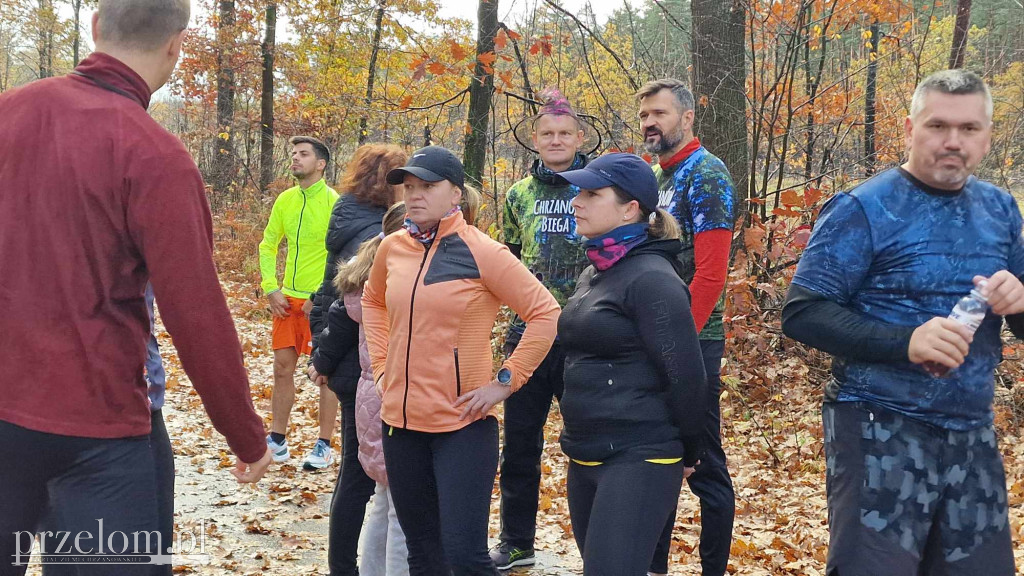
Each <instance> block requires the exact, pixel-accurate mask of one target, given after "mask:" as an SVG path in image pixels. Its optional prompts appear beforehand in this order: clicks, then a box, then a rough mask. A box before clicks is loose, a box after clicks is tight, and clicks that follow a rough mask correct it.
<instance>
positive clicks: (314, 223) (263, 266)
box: [260, 136, 338, 470]
mask: <svg viewBox="0 0 1024 576" xmlns="http://www.w3.org/2000/svg"><path fill="white" fill-rule="evenodd" d="M289 142H290V143H291V145H292V166H291V170H292V176H294V177H295V179H296V180H298V184H299V185H298V186H295V187H294V188H289V189H288V190H285V191H284V192H282V193H281V195H280V196H278V197H277V200H275V201H274V207H273V209H272V210H271V212H270V221H269V222H268V223H267V227H266V229H265V230H264V231H263V241H262V242H260V273H261V275H262V277H263V282H262V284H261V287H262V288H263V292H264V293H265V294H266V295H267V299H268V300H269V301H270V311H271V312H272V313H273V314H274V328H273V337H272V338H273V348H274V394H273V396H272V398H271V413H272V416H273V421H272V422H271V426H270V431H271V432H270V436H268V437H267V445H268V446H269V447H270V450H271V452H273V458H274V461H275V462H284V461H285V460H287V459H288V458H289V456H290V454H289V451H288V442H287V440H286V439H285V435H286V434H287V433H288V417H289V415H290V413H291V410H292V406H293V405H294V404H295V377H294V375H295V366H296V364H297V363H298V360H299V355H300V354H309V352H310V349H311V335H310V331H309V311H310V310H311V309H312V307H313V304H312V302H311V301H310V298H311V297H312V296H313V293H314V292H316V290H317V289H318V288H319V287H320V284H321V282H323V279H324V267H325V265H326V264H327V246H326V242H325V241H326V238H327V224H328V222H329V221H330V217H331V210H332V208H333V207H334V202H335V201H336V200H337V199H338V193H337V192H335V191H334V190H333V189H331V188H330V187H328V186H327V183H326V182H324V178H323V176H324V170H325V169H326V168H327V163H328V162H329V161H330V151H329V150H328V149H327V146H326V145H324V143H323V142H321V141H320V140H317V139H316V138H312V137H309V136H296V137H294V138H292V139H291V140H290V141H289ZM282 238H287V240H288V257H287V260H286V261H285V268H284V283H283V285H282V284H279V283H278V276H277V254H278V247H279V246H280V244H281V239H282ZM318 384H320V439H319V440H318V441H317V443H316V445H315V446H314V447H313V450H312V452H311V453H310V454H309V456H307V457H306V460H305V462H304V464H303V467H304V468H305V469H307V470H318V469H321V468H326V467H327V466H329V465H330V464H331V462H332V461H333V460H334V455H333V454H332V453H331V436H332V435H333V433H334V421H335V419H336V418H337V417H338V401H337V398H335V397H334V394H332V393H331V392H330V391H329V390H328V389H327V383H326V380H324V381H322V382H318Z"/></svg>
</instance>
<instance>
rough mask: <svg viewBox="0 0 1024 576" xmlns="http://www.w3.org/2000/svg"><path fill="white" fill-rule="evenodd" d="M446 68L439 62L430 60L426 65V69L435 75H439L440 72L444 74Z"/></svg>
mask: <svg viewBox="0 0 1024 576" xmlns="http://www.w3.org/2000/svg"><path fill="white" fill-rule="evenodd" d="M447 70H448V67H447V66H445V65H444V64H442V63H440V62H431V63H430V65H429V66H427V71H428V72H430V73H431V74H433V75H435V76H440V75H441V74H444V73H445V72H446V71H447Z"/></svg>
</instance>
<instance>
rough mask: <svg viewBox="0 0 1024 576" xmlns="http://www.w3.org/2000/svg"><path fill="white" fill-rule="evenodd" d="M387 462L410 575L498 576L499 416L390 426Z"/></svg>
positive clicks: (386, 438)
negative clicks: (435, 428)
mask: <svg viewBox="0 0 1024 576" xmlns="http://www.w3.org/2000/svg"><path fill="white" fill-rule="evenodd" d="M384 460H385V463H386V464H387V470H388V481H389V482H390V488H391V499H392V500H393V501H394V504H395V511H396V512H397V513H398V522H399V523H400V524H401V525H402V531H403V532H405V540H406V545H407V546H408V548H409V574H410V576H450V575H454V576H480V575H486V576H496V575H497V574H498V571H497V569H496V568H495V567H494V562H492V561H491V558H490V556H489V555H488V553H487V519H488V515H489V514H490V506H491V490H492V489H493V487H494V474H495V472H496V471H497V468H498V421H497V420H496V419H494V418H490V417H488V418H484V419H483V420H477V421H476V422H473V423H471V424H469V425H467V426H466V427H465V428H461V429H459V430H455V431H454V432H442V433H429V432H417V431H414V430H407V429H403V428H393V427H391V426H388V425H387V424H384ZM676 488H677V490H678V486H677V487H676ZM662 522H663V523H664V519H662ZM652 550H653V548H652ZM648 559H650V555H648Z"/></svg>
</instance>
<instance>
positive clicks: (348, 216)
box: [305, 144, 408, 575]
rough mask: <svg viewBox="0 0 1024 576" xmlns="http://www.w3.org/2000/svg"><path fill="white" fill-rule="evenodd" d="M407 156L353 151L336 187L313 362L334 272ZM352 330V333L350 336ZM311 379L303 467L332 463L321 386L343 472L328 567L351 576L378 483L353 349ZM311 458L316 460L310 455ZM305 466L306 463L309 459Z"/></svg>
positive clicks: (364, 231) (316, 306) (378, 214)
mask: <svg viewBox="0 0 1024 576" xmlns="http://www.w3.org/2000/svg"><path fill="white" fill-rule="evenodd" d="M407 158H408V157H407V155H406V153H405V151H403V150H402V149H401V148H399V147H398V146H395V145H392V144H367V145H365V146H360V147H359V148H358V149H356V152H355V154H353V155H352V159H351V160H350V161H349V163H348V167H347V168H346V170H345V174H344V175H343V176H342V179H341V183H340V185H339V186H338V190H339V192H341V197H340V198H338V201H337V203H335V205H334V210H333V212H332V213H331V221H330V225H329V227H328V230H327V251H328V259H327V267H326V270H325V272H324V282H323V285H322V286H321V287H320V290H319V291H318V292H317V293H316V294H315V295H314V296H313V310H312V312H310V315H309V323H310V329H311V332H312V334H313V354H311V355H310V358H313V357H314V355H315V354H316V351H317V348H318V346H319V339H320V338H319V335H320V333H321V332H322V331H323V329H324V327H325V326H326V315H327V311H328V310H329V309H330V307H331V304H333V303H334V301H335V300H337V299H338V298H339V297H340V295H339V294H338V292H337V289H336V288H335V286H334V277H335V276H336V275H337V271H338V266H339V265H340V264H344V263H345V262H347V261H348V260H349V259H351V258H352V257H353V256H355V254H356V251H357V250H358V249H359V246H360V245H361V244H362V243H363V242H364V241H366V240H369V239H371V238H373V237H375V236H377V235H378V234H380V232H381V219H382V218H383V217H384V213H385V212H386V211H387V209H388V207H389V206H391V205H392V204H394V202H395V200H396V198H395V194H396V192H395V187H394V186H392V185H391V184H388V183H387V174H388V172H390V171H391V170H392V169H394V168H397V167H399V166H402V165H403V164H405V162H406V160H407ZM355 329H356V330H358V328H357V327H356V328H355ZM309 372H310V377H311V378H312V379H313V380H314V381H316V382H317V383H318V384H320V386H321V395H320V411H321V414H322V415H323V416H325V417H321V419H320V421H321V423H322V424H321V429H320V439H319V440H318V441H317V446H316V447H315V448H314V452H316V451H317V450H319V452H320V453H321V455H322V459H321V460H317V461H309V462H307V463H308V464H309V465H310V466H305V467H307V469H308V468H309V467H313V468H316V467H326V466H328V465H329V464H330V463H331V461H332V460H333V455H332V454H331V448H330V442H331V441H330V439H331V436H332V434H333V425H334V420H335V418H336V415H337V413H338V403H337V402H335V401H334V399H333V398H329V395H327V394H324V393H323V392H324V388H323V386H324V385H325V384H326V386H327V387H329V388H330V389H331V390H332V391H333V392H334V393H335V394H336V395H337V397H338V400H340V401H341V426H342V434H341V454H342V462H341V470H340V472H339V474H338V482H337V484H336V485H335V489H334V497H333V498H332V500H331V526H330V541H329V545H328V552H327V562H328V566H329V567H330V573H331V574H332V575H356V574H358V573H359V572H358V571H357V568H356V548H357V545H358V542H359V533H360V531H361V529H362V524H363V516H364V515H365V512H366V503H367V502H368V501H369V499H370V497H371V496H372V495H373V491H374V487H375V485H376V483H375V482H374V481H373V479H371V478H370V477H369V476H367V475H366V472H364V471H363V467H362V466H360V465H359V457H358V454H359V441H358V439H357V437H356V423H355V420H356V418H355V410H356V408H355V405H356V388H357V383H358V382H359V374H360V367H359V348H358V346H351V347H350V349H349V350H348V351H347V353H346V354H345V355H344V356H343V357H342V358H341V359H340V361H339V362H338V363H337V365H336V368H335V369H334V371H333V372H331V373H330V374H320V373H317V372H316V370H315V369H314V368H313V367H312V366H310V371H309ZM313 456H314V457H315V456H316V454H314V455H313ZM307 460H312V458H311V459H307Z"/></svg>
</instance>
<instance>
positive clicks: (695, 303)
mask: <svg viewBox="0 0 1024 576" xmlns="http://www.w3.org/2000/svg"><path fill="white" fill-rule="evenodd" d="M731 244H732V230H728V229H725V228H718V229H715V230H708V231H707V232H700V233H698V234H697V235H696V236H694V238H693V256H694V260H695V262H696V265H697V273H696V274H695V275H694V276H693V281H692V282H690V298H691V299H692V303H691V304H690V308H691V309H692V311H693V323H694V325H696V326H697V332H698V333H700V331H701V330H702V329H703V328H704V325H705V324H707V322H708V318H710V317H711V312H712V311H714V309H715V304H717V303H718V298H719V297H720V296H721V295H722V290H723V289H724V288H725V279H726V276H727V275H728V273H729V248H730V246H731Z"/></svg>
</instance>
